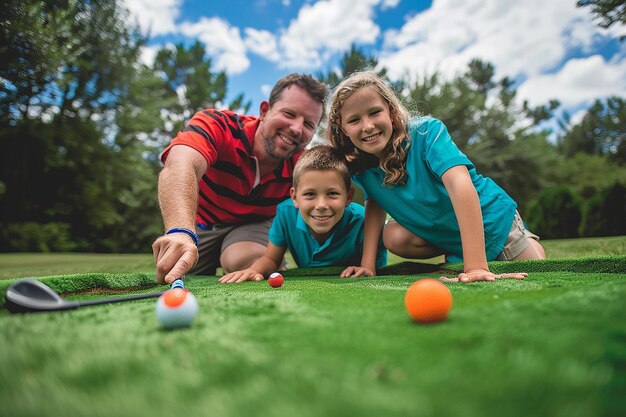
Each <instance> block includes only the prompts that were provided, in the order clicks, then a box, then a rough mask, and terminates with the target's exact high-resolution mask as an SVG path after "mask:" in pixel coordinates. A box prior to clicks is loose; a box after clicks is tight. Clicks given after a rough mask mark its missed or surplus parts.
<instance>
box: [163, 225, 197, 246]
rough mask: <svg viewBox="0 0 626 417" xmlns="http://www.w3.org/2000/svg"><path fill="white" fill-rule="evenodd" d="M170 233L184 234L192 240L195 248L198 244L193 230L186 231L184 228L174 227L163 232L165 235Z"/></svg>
mask: <svg viewBox="0 0 626 417" xmlns="http://www.w3.org/2000/svg"><path fill="white" fill-rule="evenodd" d="M172 233H185V234H186V235H188V236H189V237H191V238H192V239H193V243H195V244H196V246H198V245H199V244H200V239H198V235H197V234H195V233H194V231H193V230H190V229H187V228H185V227H174V228H172V229H170V230H168V231H167V232H165V234H166V235H170V234H172Z"/></svg>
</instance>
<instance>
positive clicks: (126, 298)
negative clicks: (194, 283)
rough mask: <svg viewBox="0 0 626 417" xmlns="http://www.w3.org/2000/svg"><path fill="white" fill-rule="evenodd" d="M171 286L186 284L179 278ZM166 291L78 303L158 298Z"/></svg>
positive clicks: (105, 302) (87, 302)
mask: <svg viewBox="0 0 626 417" xmlns="http://www.w3.org/2000/svg"><path fill="white" fill-rule="evenodd" d="M171 288H185V284H184V283H183V280H182V279H181V278H178V279H177V280H175V281H174V282H172V286H171ZM164 292H165V291H159V292H152V293H149V294H136V295H128V296H125V297H115V298H102V299H100V300H91V301H80V302H79V303H78V305H79V306H81V307H82V306H93V305H98V304H110V303H119V302H122V301H132V300H143V299H146V298H157V297H160V296H161V295H162V294H163V293H164Z"/></svg>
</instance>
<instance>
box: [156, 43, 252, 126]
mask: <svg viewBox="0 0 626 417" xmlns="http://www.w3.org/2000/svg"><path fill="white" fill-rule="evenodd" d="M211 65H212V61H211V59H210V58H208V57H207V56H206V52H205V46H204V44H202V43H201V42H199V41H196V42H194V43H193V44H192V45H191V46H189V47H188V48H186V47H185V45H184V44H182V43H181V44H178V45H176V46H175V47H174V48H162V49H161V50H159V51H158V52H157V55H156V58H155V61H154V68H153V69H154V70H155V71H156V72H157V73H158V74H161V76H162V77H163V79H164V80H165V82H166V85H167V88H168V89H169V91H170V94H171V96H173V97H179V100H178V101H177V102H176V103H170V105H168V106H167V107H164V109H166V110H167V116H166V118H167V120H168V121H169V122H170V123H171V126H172V127H171V128H170V129H168V131H167V133H168V134H169V136H170V137H171V136H173V135H174V133H175V132H177V131H179V130H182V128H183V126H184V124H185V123H186V121H188V120H189V118H190V117H191V116H193V114H194V113H195V112H197V111H199V110H202V109H207V108H231V109H235V110H240V111H242V112H247V111H248V110H249V109H250V105H251V103H250V102H249V101H246V100H245V99H244V97H243V94H240V95H239V96H237V97H235V99H234V100H232V101H231V103H230V104H226V103H225V102H224V100H225V98H226V86H227V82H228V77H227V75H226V73H225V72H224V71H220V72H217V73H213V72H211Z"/></svg>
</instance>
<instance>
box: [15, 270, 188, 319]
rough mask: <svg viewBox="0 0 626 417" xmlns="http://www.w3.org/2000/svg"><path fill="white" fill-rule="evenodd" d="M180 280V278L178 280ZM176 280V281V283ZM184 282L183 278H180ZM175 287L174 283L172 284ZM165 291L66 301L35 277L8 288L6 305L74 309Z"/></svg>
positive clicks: (26, 309) (21, 308) (28, 309)
mask: <svg viewBox="0 0 626 417" xmlns="http://www.w3.org/2000/svg"><path fill="white" fill-rule="evenodd" d="M176 281H179V280H176ZM176 281H174V282H175V283H176ZM180 282H181V284H182V280H180ZM172 287H174V284H172ZM164 292H165V291H161V292H153V293H149V294H137V295H128V296H125V297H117V298H103V299H100V300H93V301H66V300H64V299H63V298H61V296H60V295H59V294H57V293H56V292H55V291H54V290H53V289H52V288H50V287H48V286H47V285H46V284H44V283H42V282H39V281H36V280H34V279H29V278H26V279H22V280H20V281H17V282H16V283H14V284H11V286H9V288H7V291H6V294H5V295H4V297H5V303H4V307H6V309H7V310H9V311H10V312H11V313H30V312H37V311H62V310H73V309H75V308H78V307H83V306H93V305H98V304H110V303H119V302H122V301H130V300H142V299H144V298H157V297H160V296H161V294H163V293H164Z"/></svg>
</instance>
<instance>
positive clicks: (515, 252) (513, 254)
mask: <svg viewBox="0 0 626 417" xmlns="http://www.w3.org/2000/svg"><path fill="white" fill-rule="evenodd" d="M528 239H535V240H536V241H539V236H537V235H536V234H534V233H531V232H530V231H528V229H526V227H525V226H524V222H523V221H522V217H521V216H520V215H519V213H518V212H517V211H516V212H515V217H514V218H513V225H512V226H511V231H510V232H509V237H508V238H507V239H506V242H504V248H503V249H502V252H500V255H498V257H497V258H496V261H510V260H512V259H515V258H517V257H518V256H519V255H520V254H521V253H522V252H524V251H525V250H526V248H527V247H528V244H529V243H528Z"/></svg>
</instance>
